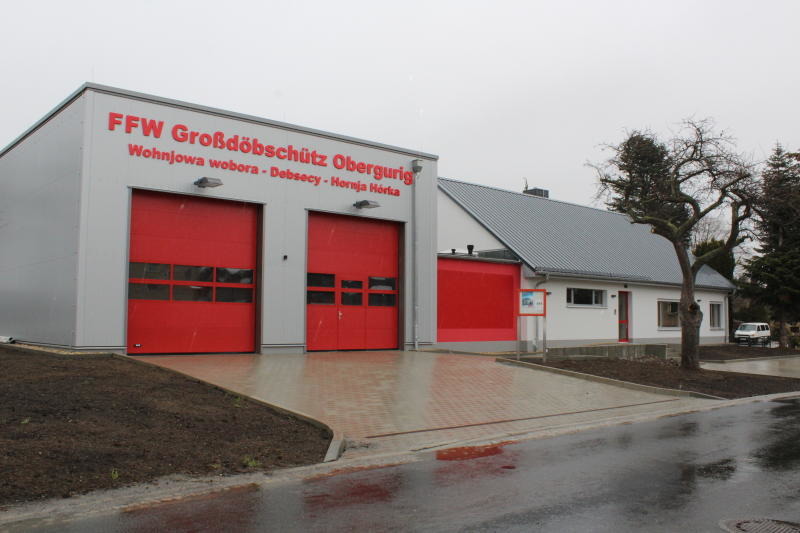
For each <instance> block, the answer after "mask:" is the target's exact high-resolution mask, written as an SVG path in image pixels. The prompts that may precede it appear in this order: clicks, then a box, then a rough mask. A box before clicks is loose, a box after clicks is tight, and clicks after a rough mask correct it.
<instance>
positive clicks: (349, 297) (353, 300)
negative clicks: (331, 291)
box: [342, 292, 364, 305]
mask: <svg viewBox="0 0 800 533" xmlns="http://www.w3.org/2000/svg"><path fill="white" fill-rule="evenodd" d="M363 302H364V295H363V294H362V293H360V292H343V293H342V305H362V304H363Z"/></svg>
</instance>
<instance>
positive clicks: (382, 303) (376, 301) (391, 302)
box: [369, 292, 396, 307]
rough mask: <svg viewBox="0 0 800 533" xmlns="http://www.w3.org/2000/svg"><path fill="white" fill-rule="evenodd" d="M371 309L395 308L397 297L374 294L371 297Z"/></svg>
mask: <svg viewBox="0 0 800 533" xmlns="http://www.w3.org/2000/svg"><path fill="white" fill-rule="evenodd" d="M369 305H370V307H394V306H395V305H396V297H395V295H394V294H383V293H379V292H376V293H373V294H370V295H369Z"/></svg>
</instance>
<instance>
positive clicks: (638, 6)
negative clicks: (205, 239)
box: [0, 0, 800, 204]
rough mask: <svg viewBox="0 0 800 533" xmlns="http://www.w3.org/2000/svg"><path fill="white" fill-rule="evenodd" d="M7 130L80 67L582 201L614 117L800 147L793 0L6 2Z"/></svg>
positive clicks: (129, 85) (616, 132)
mask: <svg viewBox="0 0 800 533" xmlns="http://www.w3.org/2000/svg"><path fill="white" fill-rule="evenodd" d="M3 11H4V14H3V17H2V19H3V20H2V22H0V49H2V59H0V61H1V62H2V70H1V71H0V72H2V74H1V76H2V77H1V78H0V79H2V80H3V83H2V86H1V87H2V95H3V97H4V98H3V100H2V104H1V105H2V120H0V145H2V146H5V145H6V144H8V143H9V142H11V141H12V140H13V139H14V138H16V137H17V136H18V135H19V134H20V133H22V132H23V131H24V130H25V129H27V128H28V127H29V126H31V125H32V124H33V123H34V122H35V121H36V120H38V119H39V118H41V116H42V115H44V114H45V113H46V112H48V111H49V110H50V109H52V108H53V107H54V106H55V105H56V104H57V103H59V102H60V101H61V100H63V99H64V98H65V97H66V96H67V95H69V94H70V93H71V92H72V91H74V90H75V89H77V88H78V86H80V84H82V83H83V82H85V81H93V82H96V83H102V84H106V85H112V86H116V87H121V88H124V89H130V90H135V91H141V92H145V93H150V94H155V95H158V96H163V97H167V98H174V99H179V100H186V101H189V102H193V103H197V104H202V105H208V106H214V107H219V108H223V109H227V110H231V111H237V112H241V113H248V114H253V115H258V116H262V117H266V118H270V119H275V120H281V121H286V122H291V123H295V124H299V125H303V126H308V127H312V128H318V129H323V130H328V131H331V132H335V133H341V134H345V135H350V136H354V137H361V138H364V139H369V140H373V141H378V142H383V143H387V144H392V145H397V146H403V147H406V148H412V149H418V150H422V151H425V152H430V153H434V154H437V155H439V156H440V160H439V175H440V176H444V177H450V178H456V179H461V180H464V181H470V182H475V183H483V184H487V185H492V186H496V187H500V188H505V189H512V190H521V188H522V183H523V178H527V179H528V182H529V183H530V185H531V186H539V187H543V188H546V189H549V190H550V191H551V198H556V199H561V200H566V201H571V202H577V203H581V204H591V203H592V202H593V196H594V193H595V176H594V175H593V173H592V171H591V169H589V168H587V167H586V166H585V163H586V161H587V160H588V161H598V160H600V159H601V158H602V157H603V153H602V151H601V150H600V145H601V144H602V143H604V142H618V141H619V140H621V138H622V137H623V135H624V132H625V130H626V129H629V130H630V129H641V128H650V129H652V130H654V131H656V132H659V133H664V134H667V133H668V132H669V131H670V129H674V128H675V125H676V124H677V123H678V122H679V121H680V120H681V119H682V118H685V117H689V116H693V117H695V118H702V117H713V118H714V119H715V120H716V122H717V124H718V125H719V126H721V127H723V128H725V129H726V130H728V131H729V132H730V133H732V134H733V135H734V136H735V137H736V138H737V140H738V146H739V148H740V149H741V151H743V152H747V153H749V154H751V155H752V156H753V157H754V158H756V159H763V158H765V157H767V156H768V154H769V152H770V150H771V149H772V146H773V145H774V143H775V142H776V141H780V142H781V143H783V144H784V145H785V146H786V147H787V148H790V149H800V68H798V64H800V61H798V58H799V56H800V37H798V35H800V31H798V27H800V1H797V0H786V1H780V0H760V1H756V0H752V1H738V0H724V1H710V0H708V1H703V0H692V1H683V0H671V1H669V2H655V1H643V0H632V1H621V0H614V1H612V0H607V1H588V0H587V1H564V0H549V1H541V2H540V1H528V2H523V1H519V2H503V1H497V0H495V1H492V2H488V1H484V2H467V1H454V2H444V1H442V2H438V1H436V0H429V1H427V2H415V1H408V0H403V1H396V2H380V1H377V0H373V1H364V2H353V1H347V0H337V1H334V2H330V1H329V2H303V1H300V0H294V1H291V2H289V1H281V2H270V1H261V2H237V1H235V0H228V1H227V2H218V1H217V2H206V1H201V0H193V1H190V2H178V1H168V0H163V1H157V2H156V1H142V0H139V1H136V2H130V1H126V2H117V1H115V0H104V1H99V2H83V1H80V0H76V1H72V2H63V1H47V2H42V1H35V0H30V1H28V2H14V3H9V5H6V6H5V8H4V10H3Z"/></svg>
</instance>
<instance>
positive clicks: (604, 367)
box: [538, 357, 800, 398]
mask: <svg viewBox="0 0 800 533" xmlns="http://www.w3.org/2000/svg"><path fill="white" fill-rule="evenodd" d="M538 364H545V365H546V366H551V367H554V368H563V369H566V370H572V371H575V372H582V373H584V374H592V375H595V376H602V377H606V378H612V379H618V380H621V381H628V382H631V383H639V384H641V385H652V386H654V387H665V388H668V389H679V390H686V391H693V392H700V393H702V394H710V395H712V396H718V397H721V398H746V397H748V396H760V395H762V394H775V393H780V392H795V391H800V379H795V378H784V377H777V376H762V375H756V374H742V373H740V372H720V371H716V370H684V369H683V368H680V366H679V364H678V362H677V361H674V360H664V359H660V358H650V357H648V358H643V359H637V360H633V361H631V360H626V359H599V358H598V359H584V360H579V359H569V360H563V361H548V362H547V363H538Z"/></svg>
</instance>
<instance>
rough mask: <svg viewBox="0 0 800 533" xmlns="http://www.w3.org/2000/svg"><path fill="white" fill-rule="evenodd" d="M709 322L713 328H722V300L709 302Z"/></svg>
mask: <svg viewBox="0 0 800 533" xmlns="http://www.w3.org/2000/svg"><path fill="white" fill-rule="evenodd" d="M708 323H709V326H710V327H711V329H722V302H711V303H710V304H709V309H708Z"/></svg>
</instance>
